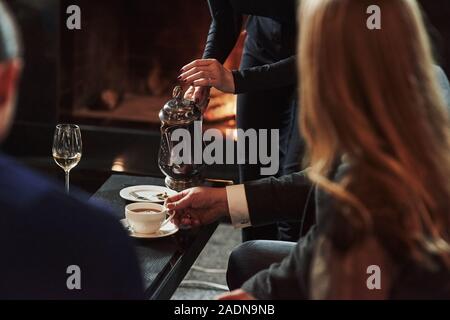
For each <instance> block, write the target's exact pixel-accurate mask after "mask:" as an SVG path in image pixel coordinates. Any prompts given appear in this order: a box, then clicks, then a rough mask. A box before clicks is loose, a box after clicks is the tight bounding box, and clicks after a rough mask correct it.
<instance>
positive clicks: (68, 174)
mask: <svg viewBox="0 0 450 320" xmlns="http://www.w3.org/2000/svg"><path fill="white" fill-rule="evenodd" d="M69 181H70V171H66V193H67V194H69V193H70V188H69Z"/></svg>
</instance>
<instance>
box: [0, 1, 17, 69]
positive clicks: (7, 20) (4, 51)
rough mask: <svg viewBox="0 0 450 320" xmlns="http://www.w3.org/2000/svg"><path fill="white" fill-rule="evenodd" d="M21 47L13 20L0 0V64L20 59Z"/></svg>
mask: <svg viewBox="0 0 450 320" xmlns="http://www.w3.org/2000/svg"><path fill="white" fill-rule="evenodd" d="M21 54H22V47H21V42H20V38H19V31H18V29H17V26H16V22H15V21H14V18H13V16H12V14H11V12H10V10H9V9H8V7H7V6H6V4H5V3H3V1H2V0H0V62H3V61H7V60H11V59H14V58H18V57H20V56H21Z"/></svg>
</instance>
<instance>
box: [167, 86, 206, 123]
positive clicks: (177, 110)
mask: <svg viewBox="0 0 450 320" xmlns="http://www.w3.org/2000/svg"><path fill="white" fill-rule="evenodd" d="M183 93H184V92H183V89H182V88H181V87H180V86H176V87H175V88H174V89H173V93H172V97H173V98H172V99H171V100H169V101H168V102H167V103H166V104H165V105H164V107H163V108H162V110H161V111H160V113H159V119H160V120H161V121H162V122H164V123H170V124H186V123H190V122H193V121H195V120H199V119H200V118H201V111H200V109H199V108H198V106H197V105H196V104H195V103H194V102H193V101H190V100H186V99H184V97H183Z"/></svg>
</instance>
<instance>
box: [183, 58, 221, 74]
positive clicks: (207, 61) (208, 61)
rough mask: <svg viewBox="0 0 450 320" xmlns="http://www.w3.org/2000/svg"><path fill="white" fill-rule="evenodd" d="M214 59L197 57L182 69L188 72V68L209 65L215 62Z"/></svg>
mask: <svg viewBox="0 0 450 320" xmlns="http://www.w3.org/2000/svg"><path fill="white" fill-rule="evenodd" d="M214 61H215V60H214V59H197V60H194V61H192V62H191V63H188V64H187V65H185V66H183V68H181V70H180V71H181V72H186V71H187V70H189V69H192V68H194V67H202V66H209V65H210V64H212V63H214Z"/></svg>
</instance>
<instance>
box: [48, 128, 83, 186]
mask: <svg viewBox="0 0 450 320" xmlns="http://www.w3.org/2000/svg"><path fill="white" fill-rule="evenodd" d="M52 154H53V159H54V160H55V162H56V164H57V165H58V166H60V167H61V168H62V169H63V170H64V172H65V174H66V177H65V180H66V192H67V193H69V190H70V187H69V183H70V182H69V180H70V171H71V170H72V169H73V168H75V167H76V166H77V165H78V163H79V162H80V160H81V155H82V141H81V130H80V127H79V126H77V125H74V124H59V125H57V126H56V129H55V135H54V137H53V148H52Z"/></svg>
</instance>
